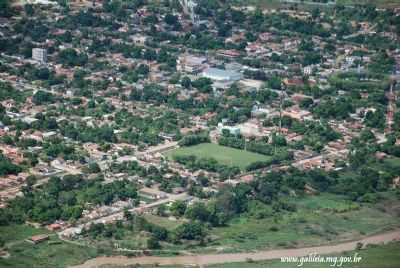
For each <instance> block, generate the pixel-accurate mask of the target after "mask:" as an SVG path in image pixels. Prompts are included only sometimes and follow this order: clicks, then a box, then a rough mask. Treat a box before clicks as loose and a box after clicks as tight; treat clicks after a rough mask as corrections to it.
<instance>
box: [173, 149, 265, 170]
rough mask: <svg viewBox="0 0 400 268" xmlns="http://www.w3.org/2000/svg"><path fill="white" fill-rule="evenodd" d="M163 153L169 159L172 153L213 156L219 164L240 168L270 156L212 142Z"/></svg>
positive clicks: (202, 156) (201, 156)
mask: <svg viewBox="0 0 400 268" xmlns="http://www.w3.org/2000/svg"><path fill="white" fill-rule="evenodd" d="M165 155H166V156H167V157H168V158H170V159H172V157H173V156H174V155H194V156H196V157H199V158H214V159H215V160H217V161H218V162H220V163H221V164H225V165H229V166H237V167H239V168H240V169H242V170H243V169H244V168H245V167H246V166H248V165H249V164H251V163H254V162H256V161H268V160H269V159H270V157H269V156H266V155H262V154H257V153H252V152H248V151H244V150H239V149H234V148H230V147H225V146H220V145H218V144H213V143H202V144H198V145H194V146H190V147H181V148H178V149H176V150H173V151H169V152H166V153H165Z"/></svg>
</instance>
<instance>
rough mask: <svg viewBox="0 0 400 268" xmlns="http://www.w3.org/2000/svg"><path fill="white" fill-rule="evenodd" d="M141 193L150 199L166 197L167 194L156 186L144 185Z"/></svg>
mask: <svg viewBox="0 0 400 268" xmlns="http://www.w3.org/2000/svg"><path fill="white" fill-rule="evenodd" d="M139 195H140V196H143V197H145V198H150V199H164V198H166V197H167V194H166V193H165V192H163V191H159V190H157V189H154V188H148V187H144V188H142V189H140V190H139Z"/></svg>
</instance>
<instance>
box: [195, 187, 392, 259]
mask: <svg viewBox="0 0 400 268" xmlns="http://www.w3.org/2000/svg"><path fill="white" fill-rule="evenodd" d="M292 202H296V204H297V207H298V209H297V211H296V212H292V213H278V214H274V215H273V216H267V217H266V218H263V219H256V218H254V217H246V216H244V217H240V218H237V219H234V220H233V221H232V222H231V223H230V224H229V225H228V226H226V227H219V228H214V229H212V231H211V233H212V235H213V236H214V237H216V238H217V239H215V241H214V243H212V245H211V246H210V247H208V249H210V248H213V249H214V250H215V249H219V250H221V251H224V252H236V251H249V250H255V249H264V248H277V247H278V248H279V247H281V248H282V247H283V248H285V247H303V246H309V245H317V244H325V243H329V242H331V241H339V240H348V239H357V238H359V237H361V236H363V235H367V234H371V233H375V232H379V231H383V230H386V229H387V228H390V227H392V226H398V225H399V223H398V219H399V214H398V213H399V212H398V211H390V210H389V209H388V210H387V211H384V210H383V207H387V208H389V207H393V208H394V209H398V207H397V208H395V207H396V206H394V205H393V204H392V205H389V204H386V203H385V204H379V205H363V206H361V207H359V206H358V205H357V204H356V203H353V202H350V201H345V200H342V199H341V198H340V197H339V196H333V195H327V194H324V195H320V196H310V197H306V198H301V199H299V200H292ZM386 202H391V203H393V202H394V203H396V202H397V204H398V201H395V200H393V201H386ZM202 250H204V249H202Z"/></svg>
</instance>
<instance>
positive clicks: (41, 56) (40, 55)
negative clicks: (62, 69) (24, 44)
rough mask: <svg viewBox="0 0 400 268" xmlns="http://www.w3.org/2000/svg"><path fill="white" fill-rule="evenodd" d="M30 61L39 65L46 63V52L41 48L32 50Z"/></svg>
mask: <svg viewBox="0 0 400 268" xmlns="http://www.w3.org/2000/svg"><path fill="white" fill-rule="evenodd" d="M32 59H33V60H35V61H38V62H40V63H45V62H47V50H46V49H43V48H33V49H32Z"/></svg>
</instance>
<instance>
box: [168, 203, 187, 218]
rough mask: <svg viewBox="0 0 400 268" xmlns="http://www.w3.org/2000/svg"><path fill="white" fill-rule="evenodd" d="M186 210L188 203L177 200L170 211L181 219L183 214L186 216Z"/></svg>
mask: <svg viewBox="0 0 400 268" xmlns="http://www.w3.org/2000/svg"><path fill="white" fill-rule="evenodd" d="M186 208H187V205H186V202H184V201H181V200H177V201H175V202H174V203H172V205H171V207H170V210H171V212H172V215H174V216H175V217H180V216H183V214H185V211H186Z"/></svg>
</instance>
